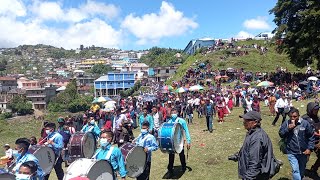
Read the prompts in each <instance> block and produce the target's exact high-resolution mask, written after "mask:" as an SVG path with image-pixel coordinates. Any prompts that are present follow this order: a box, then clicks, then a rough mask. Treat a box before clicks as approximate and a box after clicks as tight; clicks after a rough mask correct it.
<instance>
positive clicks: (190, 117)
mask: <svg viewBox="0 0 320 180" xmlns="http://www.w3.org/2000/svg"><path fill="white" fill-rule="evenodd" d="M192 118H193V114H188V115H187V119H188V124H189V123H192Z"/></svg>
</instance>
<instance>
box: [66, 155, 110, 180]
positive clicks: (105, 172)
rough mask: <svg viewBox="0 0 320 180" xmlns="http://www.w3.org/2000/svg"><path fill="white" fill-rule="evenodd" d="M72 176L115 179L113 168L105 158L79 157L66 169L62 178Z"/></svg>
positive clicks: (105, 179)
mask: <svg viewBox="0 0 320 180" xmlns="http://www.w3.org/2000/svg"><path fill="white" fill-rule="evenodd" d="M74 177H87V178H89V179H90V180H115V179H116V178H115V176H114V172H113V168H112V166H111V165H110V163H109V162H108V161H106V160H96V159H86V158H80V159H77V160H75V161H74V162H73V163H72V164H70V166H69V167H68V169H67V173H66V174H65V176H64V178H63V179H64V180H69V179H71V178H74Z"/></svg>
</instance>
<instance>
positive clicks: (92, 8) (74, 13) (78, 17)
mask: <svg viewBox="0 0 320 180" xmlns="http://www.w3.org/2000/svg"><path fill="white" fill-rule="evenodd" d="M32 12H33V14H34V15H35V16H36V18H38V19H40V20H55V21H67V22H80V21H82V20H85V19H89V18H94V17H95V16H96V15H101V16H103V17H105V18H107V19H112V18H115V17H117V16H118V15H119V12H120V9H119V8H118V7H116V6H115V5H113V4H105V3H100V2H95V1H92V0H88V1H87V2H86V3H85V4H82V5H80V6H79V7H77V8H69V9H62V5H61V4H60V3H58V2H43V1H39V0H35V1H34V3H33V5H32Z"/></svg>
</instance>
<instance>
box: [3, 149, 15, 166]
mask: <svg viewBox="0 0 320 180" xmlns="http://www.w3.org/2000/svg"><path fill="white" fill-rule="evenodd" d="M3 147H4V150H5V157H6V158H8V160H9V161H8V162H7V167H8V166H10V164H11V162H12V160H13V156H12V155H13V154H12V149H11V148H10V145H9V144H5V145H4V146H3Z"/></svg>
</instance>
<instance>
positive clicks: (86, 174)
mask: <svg viewBox="0 0 320 180" xmlns="http://www.w3.org/2000/svg"><path fill="white" fill-rule="evenodd" d="M83 159H88V158H79V159H76V160H75V161H73V162H72V163H71V164H70V165H69V167H68V168H67V171H66V172H65V176H64V177H63V180H67V179H66V178H67V176H68V175H69V173H68V172H69V169H70V168H71V167H72V164H74V163H75V162H77V161H80V160H83ZM88 160H90V162H92V163H91V165H90V166H89V167H88V169H86V171H85V174H81V175H85V176H86V177H87V176H88V174H89V172H90V169H91V168H92V167H93V166H94V164H95V163H97V162H99V161H106V162H107V163H108V164H109V166H110V167H111V171H112V175H113V179H115V172H114V170H113V167H112V164H111V163H110V162H109V161H107V160H105V159H99V160H97V159H88Z"/></svg>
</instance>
